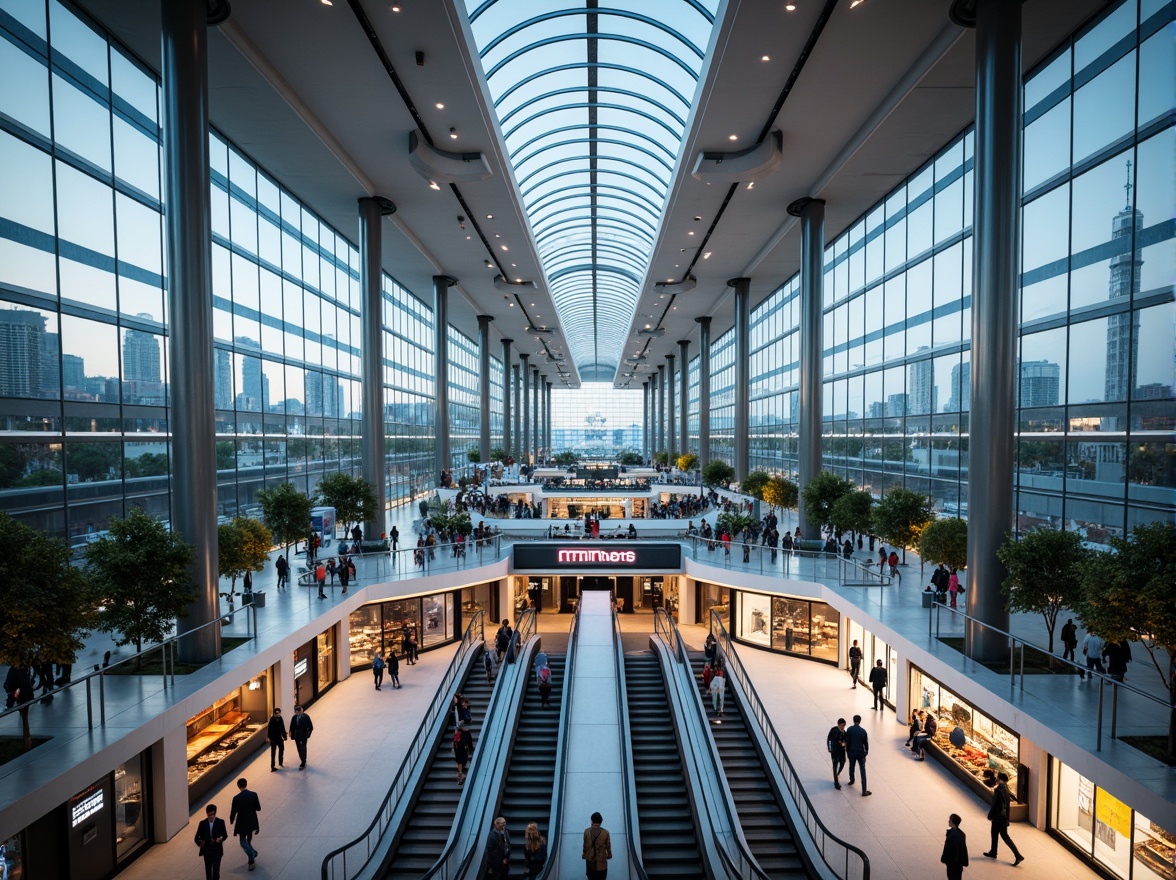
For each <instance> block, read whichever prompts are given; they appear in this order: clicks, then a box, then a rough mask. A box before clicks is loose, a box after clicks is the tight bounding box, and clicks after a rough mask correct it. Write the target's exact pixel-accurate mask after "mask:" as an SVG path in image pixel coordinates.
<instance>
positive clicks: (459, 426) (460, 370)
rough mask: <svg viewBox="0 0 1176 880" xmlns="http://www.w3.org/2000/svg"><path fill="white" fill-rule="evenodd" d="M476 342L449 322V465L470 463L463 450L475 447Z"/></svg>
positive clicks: (476, 424) (458, 465)
mask: <svg viewBox="0 0 1176 880" xmlns="http://www.w3.org/2000/svg"><path fill="white" fill-rule="evenodd" d="M479 390H480V385H479V381H478V343H477V342H475V341H474V340H472V339H470V338H469V337H468V336H466V335H465V334H464V333H462V332H461V331H460V330H458V329H457V328H456V327H454V326H453V325H452V324H450V325H449V449H450V463H451V466H452V467H453V468H455V469H457V470H459V471H460V470H461V469H462V468H465V467H466V466H468V465H469V463H470V460H469V458H468V457H467V456H466V453H467V452H469V451H470V450H471V449H477V448H478V436H479V434H478V431H479V412H480V407H479V405H478V394H479Z"/></svg>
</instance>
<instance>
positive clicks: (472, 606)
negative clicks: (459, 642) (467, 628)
mask: <svg viewBox="0 0 1176 880" xmlns="http://www.w3.org/2000/svg"><path fill="white" fill-rule="evenodd" d="M479 611H484V612H486V614H489V613H490V584H478V585H476V586H473V587H466V588H465V589H464V590H462V591H461V619H462V620H463V621H467V622H468V621H469V620H470V619H471V618H472V617H473V616H474V615H475V614H477V613H478V612H479ZM353 665H354V664H353Z"/></svg>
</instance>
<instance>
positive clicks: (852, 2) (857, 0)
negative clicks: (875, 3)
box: [849, 0, 865, 9]
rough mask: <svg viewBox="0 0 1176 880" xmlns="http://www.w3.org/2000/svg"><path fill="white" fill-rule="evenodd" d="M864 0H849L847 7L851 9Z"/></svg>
mask: <svg viewBox="0 0 1176 880" xmlns="http://www.w3.org/2000/svg"><path fill="white" fill-rule="evenodd" d="M864 2H865V0H849V8H850V9H853V8H854V7H855V6H861V5H862V3H864Z"/></svg>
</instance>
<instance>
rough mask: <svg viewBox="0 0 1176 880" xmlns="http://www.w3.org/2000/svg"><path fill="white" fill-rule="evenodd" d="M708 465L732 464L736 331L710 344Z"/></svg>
mask: <svg viewBox="0 0 1176 880" xmlns="http://www.w3.org/2000/svg"><path fill="white" fill-rule="evenodd" d="M710 423H711V455H710V457H711V461H719V460H721V461H725V462H727V464H730V465H733V464H734V463H735V328H734V327H732V328H731V329H730V330H728V331H727V332H726V333H724V334H723V335H722V336H720V337H719V338H718V339H715V340H713V341H712V342H711V405H710Z"/></svg>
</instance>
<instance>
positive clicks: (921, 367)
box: [907, 345, 936, 416]
mask: <svg viewBox="0 0 1176 880" xmlns="http://www.w3.org/2000/svg"><path fill="white" fill-rule="evenodd" d="M929 348H930V346H926V345H920V346H919V351H927V350H929ZM907 388H908V389H909V390H908V392H907V394H908V396H907V406H908V409H907V412H908V413H910V414H912V415H920V416H921V415H923V414H925V413H933V412H935V404H936V400H935V371H934V369H932V366H931V361H930V359H927V360H921V361H916V362H915V363H913V364H911V366H910V376H909V377H908V378H907Z"/></svg>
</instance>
